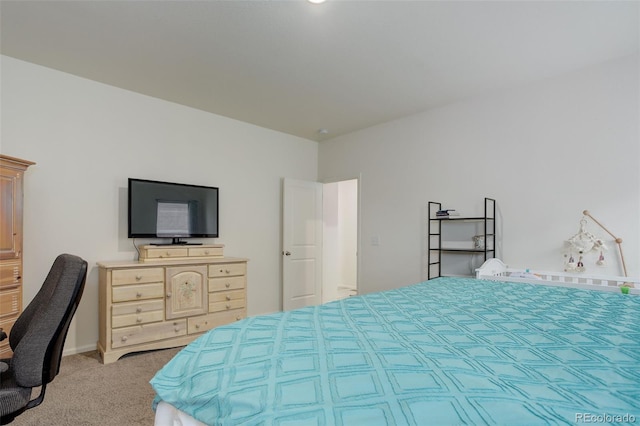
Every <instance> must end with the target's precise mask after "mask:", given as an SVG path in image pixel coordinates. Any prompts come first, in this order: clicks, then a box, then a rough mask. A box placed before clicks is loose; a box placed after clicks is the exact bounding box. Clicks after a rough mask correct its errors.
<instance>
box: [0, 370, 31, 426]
mask: <svg viewBox="0 0 640 426" xmlns="http://www.w3.org/2000/svg"><path fill="white" fill-rule="evenodd" d="M5 365H6V364H5ZM30 398H31V388H23V387H21V386H18V385H16V382H15V380H14V379H13V374H12V373H11V371H10V368H8V369H7V371H5V372H4V373H2V374H1V375H0V415H1V417H4V416H5V415H7V414H11V413H13V414H18V413H19V412H20V411H22V410H23V409H24V408H25V407H26V406H27V404H28V403H29V399H30ZM2 420H5V419H4V418H3V419H2ZM2 423H5V422H4V421H3V422H2Z"/></svg>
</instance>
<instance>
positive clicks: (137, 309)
mask: <svg viewBox="0 0 640 426" xmlns="http://www.w3.org/2000/svg"><path fill="white" fill-rule="evenodd" d="M140 312H142V308H141V307H140V306H138V307H137V308H136V313H137V314H139V313H140Z"/></svg>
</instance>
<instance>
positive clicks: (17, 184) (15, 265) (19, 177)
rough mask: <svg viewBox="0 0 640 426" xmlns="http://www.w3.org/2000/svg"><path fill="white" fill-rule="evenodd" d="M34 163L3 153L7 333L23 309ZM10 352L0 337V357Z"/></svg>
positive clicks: (0, 318) (1, 276) (0, 232)
mask: <svg viewBox="0 0 640 426" xmlns="http://www.w3.org/2000/svg"><path fill="white" fill-rule="evenodd" d="M33 164H35V163H33V162H31V161H27V160H22V159H20V158H14V157H9V156H7V155H2V154H0V328H2V329H3V331H4V332H5V333H7V335H9V333H10V332H11V327H12V326H13V324H14V323H15V321H16V319H17V318H18V316H19V315H20V313H21V312H22V200H23V178H24V172H25V170H27V167H29V166H31V165H33ZM11 354H12V352H11V348H10V347H9V339H5V340H3V341H0V358H7V357H10V356H11Z"/></svg>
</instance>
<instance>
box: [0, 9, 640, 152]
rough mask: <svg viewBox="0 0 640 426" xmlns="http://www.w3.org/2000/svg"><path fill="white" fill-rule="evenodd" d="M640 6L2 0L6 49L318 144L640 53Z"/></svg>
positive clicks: (0, 33) (0, 43)
mask: <svg viewBox="0 0 640 426" xmlns="http://www.w3.org/2000/svg"><path fill="white" fill-rule="evenodd" d="M639 5H640V3H639V2H637V1H562V2H560V1H538V2H525V1H511V2H509V1H496V2H494V1H398V0H389V1H373V0H372V1H353V0H351V1H349V0H327V2H326V3H324V4H321V5H315V4H311V3H308V2H307V1H305V0H289V1H275V0H271V1H259V0H253V1H239V0H238V1H213V0H209V1H190V0H181V1H138V0H131V1H111V0H109V1H54V0H48V1H6V0H2V1H1V3H0V37H1V38H0V48H1V49H0V51H1V53H2V54H3V55H7V56H11V57H14V58H17V59H21V60H24V61H28V62H32V63H35V64H40V65H43V66H46V67H50V68H53V69H57V70H61V71H64V72H67V73H71V74H75V75H78V76H81V77H84V78H88V79H91V80H96V81H99V82H103V83H106V84H109V85H113V86H117V87H121V88H123V89H127V90H131V91H134V92H139V93H142V94H146V95H149V96H153V97H157V98H160V99H165V100H168V101H172V102H176V103H179V104H183V105H187V106H190V107H193V108H197V109H201V110H204V111H209V112H212V113H215V114H219V115H222V116H226V117H230V118H233V119H237V120H241V121H244V122H248V123H253V124H255V125H258V126H262V127H265V128H269V129H273V130H277V131H281V132H285V133H288V134H292V135H297V136H300V137H302V138H307V139H311V140H318V141H320V140H324V139H329V138H333V137H336V136H338V135H341V134H345V133H348V132H352V131H355V130H358V129H362V128H365V127H369V126H372V125H376V124H379V123H382V122H386V121H389V120H393V119H396V118H399V117H403V116H407V115H410V114H414V113H418V112H421V111H424V110H427V109H429V108H433V107H437V106H441V105H445V104H447V103H451V102H455V101H457V100H460V99H463V98H468V97H472V96H477V95H481V94H484V93H487V92H490V91H495V90H500V89H505V88H509V87H514V86H519V85H524V84H528V83H531V82H534V81H537V80H540V79H544V78H549V77H553V76H556V75H560V74H563V73H566V72H569V71H572V70H575V69H579V68H582V67H585V66H589V65H593V64H596V63H600V62H604V61H608V60H611V59H614V58H617V57H622V56H627V55H632V54H637V53H638V50H639V44H640V43H639V29H638V28H639V15H640V12H639V10H640V9H639ZM320 129H326V131H327V133H326V134H323V133H321V132H319V130H320Z"/></svg>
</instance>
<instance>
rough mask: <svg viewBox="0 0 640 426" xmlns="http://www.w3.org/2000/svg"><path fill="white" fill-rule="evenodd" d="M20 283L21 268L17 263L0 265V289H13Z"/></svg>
mask: <svg viewBox="0 0 640 426" xmlns="http://www.w3.org/2000/svg"><path fill="white" fill-rule="evenodd" d="M20 283H22V266H21V265H20V264H19V263H9V264H6V265H0V288H6V287H15V286H18V285H20Z"/></svg>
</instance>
